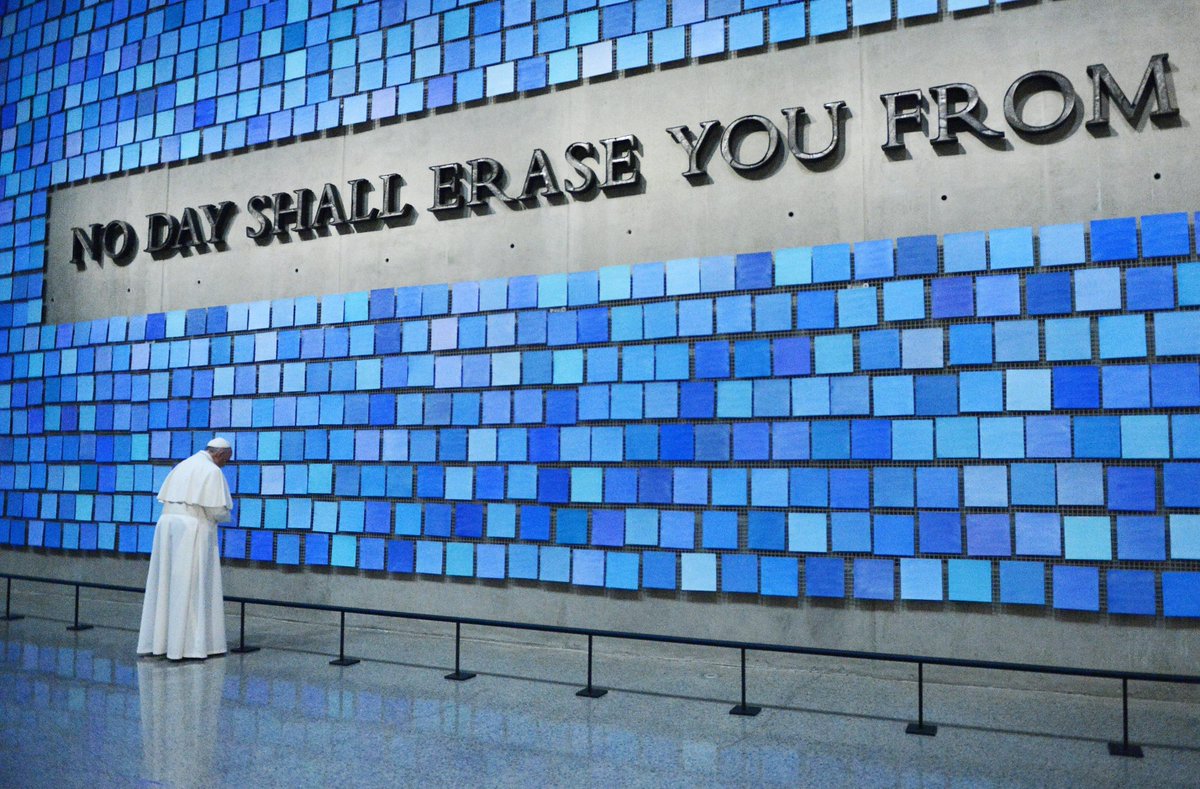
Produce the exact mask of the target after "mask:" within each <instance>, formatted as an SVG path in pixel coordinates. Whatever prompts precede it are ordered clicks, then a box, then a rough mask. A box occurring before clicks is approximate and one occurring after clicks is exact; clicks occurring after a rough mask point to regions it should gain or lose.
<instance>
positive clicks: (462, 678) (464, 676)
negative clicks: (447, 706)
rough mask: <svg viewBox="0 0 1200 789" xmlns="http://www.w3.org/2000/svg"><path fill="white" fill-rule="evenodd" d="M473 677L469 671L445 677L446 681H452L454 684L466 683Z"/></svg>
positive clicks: (454, 672)
mask: <svg viewBox="0 0 1200 789" xmlns="http://www.w3.org/2000/svg"><path fill="white" fill-rule="evenodd" d="M474 676H475V675H474V674H472V673H471V672H470V671H453V672H451V673H449V674H447V675H446V679H449V680H453V681H455V682H466V681H467V680H469V679H471V678H472V677H474Z"/></svg>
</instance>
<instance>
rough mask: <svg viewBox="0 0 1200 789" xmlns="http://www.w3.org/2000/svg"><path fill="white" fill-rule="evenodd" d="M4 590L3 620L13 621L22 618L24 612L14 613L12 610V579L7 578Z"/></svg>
mask: <svg viewBox="0 0 1200 789" xmlns="http://www.w3.org/2000/svg"><path fill="white" fill-rule="evenodd" d="M7 580H8V583H7V584H5V591H4V620H3V621H5V622H15V621H17V620H18V619H24V618H25V615H24V614H14V613H13V612H12V579H11V578H9V579H7Z"/></svg>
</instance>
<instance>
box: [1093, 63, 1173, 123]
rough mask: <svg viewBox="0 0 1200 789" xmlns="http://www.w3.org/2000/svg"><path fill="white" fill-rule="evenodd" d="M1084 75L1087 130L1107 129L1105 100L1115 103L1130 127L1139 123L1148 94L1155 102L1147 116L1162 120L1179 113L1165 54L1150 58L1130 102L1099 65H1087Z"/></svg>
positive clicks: (1147, 100)
mask: <svg viewBox="0 0 1200 789" xmlns="http://www.w3.org/2000/svg"><path fill="white" fill-rule="evenodd" d="M1087 73H1088V76H1089V77H1091V78H1092V118H1091V120H1089V121H1088V122H1087V126H1088V128H1089V129H1102V128H1106V127H1107V126H1108V102H1109V99H1112V100H1113V102H1115V103H1116V105H1117V109H1118V110H1120V112H1121V114H1122V115H1124V116H1125V120H1127V121H1129V125H1131V126H1137V125H1138V123H1139V122H1140V121H1141V118H1142V114H1143V113H1144V112H1145V111H1146V107H1147V106H1148V105H1149V103H1150V97H1151V95H1153V96H1154V103H1155V110H1154V111H1153V112H1151V113H1150V117H1151V118H1166V117H1171V116H1174V115H1178V114H1179V106H1178V105H1177V104H1176V103H1175V85H1174V84H1173V83H1172V82H1171V69H1170V67H1169V66H1168V65H1167V55H1166V53H1163V54H1161V55H1155V56H1153V57H1152V58H1150V64H1149V65H1147V66H1146V73H1145V75H1143V76H1142V84H1141V85H1140V86H1138V90H1137V95H1136V96H1134V97H1133V101H1130V100H1129V98H1128V97H1127V96H1126V95H1125V91H1123V90H1121V86H1120V85H1118V84H1117V81H1116V80H1115V79H1113V76H1112V74H1111V73H1109V71H1108V67H1107V66H1105V65H1104V64H1103V63H1098V64H1096V65H1094V66H1088V69H1087Z"/></svg>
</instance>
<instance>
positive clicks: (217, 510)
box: [204, 507, 231, 523]
mask: <svg viewBox="0 0 1200 789" xmlns="http://www.w3.org/2000/svg"><path fill="white" fill-rule="evenodd" d="M204 513H205V514H206V515H207V516H208V519H209V520H210V521H212V522H213V523H226V522H227V521H228V520H229V518H230V515H231V513H230V511H229V508H228V507H205V508H204Z"/></svg>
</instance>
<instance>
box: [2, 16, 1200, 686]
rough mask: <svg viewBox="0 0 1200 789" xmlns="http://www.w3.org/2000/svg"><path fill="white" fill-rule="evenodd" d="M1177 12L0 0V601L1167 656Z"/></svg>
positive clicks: (1175, 448) (1184, 182)
mask: <svg viewBox="0 0 1200 789" xmlns="http://www.w3.org/2000/svg"><path fill="white" fill-rule="evenodd" d="M335 6H336V7H335ZM1197 23H1200V6H1197V5H1196V4H1194V3H1191V2H1187V1H1186V0H1162V1H1161V2H1157V1H1156V2H1155V3H1124V2H1116V1H1115V0H1113V1H1111V2H1110V1H1107V0H1105V1H1093V2H1087V1H1085V0H1041V2H1037V1H1036V0H1034V1H1029V0H1010V1H1009V2H1004V0H994V1H989V0H895V2H893V0H878V1H876V0H852V1H851V2H847V0H809V1H808V2H795V3H771V2H766V1H765V0H709V1H708V3H707V4H705V3H704V2H703V0H699V1H697V0H676V1H675V2H669V0H634V2H624V3H613V2H601V3H597V2H596V0H566V2H565V3H564V0H546V1H545V2H532V3H531V2H529V0H493V1H492V2H475V3H468V2H454V1H453V0H440V1H438V2H434V3H433V4H432V5H431V4H430V0H409V2H408V3H407V4H406V3H405V2H382V3H352V2H339V3H336V4H334V3H331V2H330V1H329V0H311V2H306V1H305V0H290V1H289V2H284V0H276V2H267V3H247V2H245V1H244V0H242V1H241V2H238V1H237V0H209V2H202V1H201V0H189V2H183V3H169V4H168V3H162V2H159V3H149V4H148V3H147V2H146V1H145V0H141V2H103V3H90V4H86V7H82V6H81V4H80V3H79V2H63V0H53V1H51V2H36V3H27V4H25V5H24V6H17V5H16V4H15V3H14V4H11V7H10V8H9V9H8V10H7V12H6V13H5V14H4V16H3V17H2V21H0V56H2V57H3V71H0V75H2V76H3V80H2V82H0V89H2V91H3V92H2V94H0V95H2V98H3V104H2V106H0V119H2V121H3V132H2V137H0V176H2V178H3V189H4V195H3V199H2V200H0V223H2V224H0V299H2V303H0V325H2V326H3V327H4V328H3V329H0V352H2V354H0V427H2V429H0V505H2V506H0V570H5V571H16V572H30V573H41V574H51V575H56V576H59V577H87V578H90V579H93V580H95V579H113V580H114V581H119V582H124V583H138V582H140V581H141V580H144V576H145V566H146V565H145V554H147V553H148V552H149V549H150V545H151V541H152V537H153V529H154V526H153V524H154V522H155V519H156V517H157V515H158V512H159V506H158V504H157V502H156V501H155V497H154V496H155V492H156V491H157V489H158V486H159V484H160V483H161V481H162V479H163V477H164V476H165V475H166V473H167V471H168V470H169V469H170V468H171V466H172V465H173V464H174V463H175V462H178V460H180V459H182V458H184V457H186V456H188V455H189V454H191V453H192V452H194V451H196V450H197V449H199V448H201V447H203V446H204V444H205V443H206V442H207V441H208V439H209V438H210V437H211V436H213V435H214V434H215V435H220V436H224V437H225V438H228V439H229V440H230V441H231V442H232V443H233V445H234V461H233V462H232V463H231V464H230V465H228V466H227V467H226V468H225V472H226V474H227V477H228V479H229V482H230V487H231V490H232V491H233V493H234V499H235V502H236V508H235V514H234V520H233V522H232V523H231V524H228V527H227V528H224V529H223V530H222V535H221V553H222V557H223V559H224V560H225V562H226V579H227V587H230V590H231V591H234V592H241V593H244V592H249V591H250V590H251V589H253V591H254V592H255V593H256V594H259V595H262V596H276V597H295V598H300V599H306V600H310V601H328V600H336V601H338V602H340V603H343V604H352V605H361V606H364V607H378V606H394V607H398V608H404V609H407V610H420V611H429V612H437V613H448V612H453V613H458V614H465V615H474V616H489V615H502V616H504V618H516V619H524V620H529V621H548V622H553V623H556V624H564V625H583V624H587V625H592V626H599V627H611V628H614V629H634V630H646V631H652V632H681V633H682V632H686V633H689V634H693V635H707V636H713V637H730V638H733V637H740V638H751V639H754V640H760V641H784V642H793V643H805V644H813V645H818V646H839V647H846V648H863V649H886V650H891V651H920V652H933V653H939V654H965V655H968V656H971V657H982V658H997V659H1016V660H1031V661H1034V662H1038V661H1058V662H1064V663H1074V664H1087V665H1104V666H1108V665H1119V666H1121V667H1122V668H1147V669H1155V670H1170V671H1181V670H1185V669H1186V668H1187V667H1189V666H1190V665H1191V661H1189V659H1188V657H1189V655H1190V654H1194V648H1195V637H1196V632H1197V631H1196V623H1197V618H1198V617H1200V359H1198V355H1200V311H1198V310H1197V309H1196V307H1197V306H1198V305H1200V262H1198V261H1197V257H1196V246H1195V215H1194V213H1193V212H1194V211H1195V209H1196V208H1197V206H1198V205H1200V199H1198V198H1200V187H1197V185H1196V180H1195V177H1194V159H1195V152H1196V151H1197V150H1200V138H1198V137H1197V133H1196V131H1195V129H1194V128H1193V120H1192V118H1193V117H1194V113H1195V112H1196V111H1197V108H1200V78H1198V76H1197V75H1198V74H1200V72H1198V71H1197V68H1198V64H1197V63H1196V61H1195V55H1194V52H1195V47H1194V42H1193V41H1192V38H1191V32H1190V31H1193V30H1194V29H1195V28H1196V25H1197Z"/></svg>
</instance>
